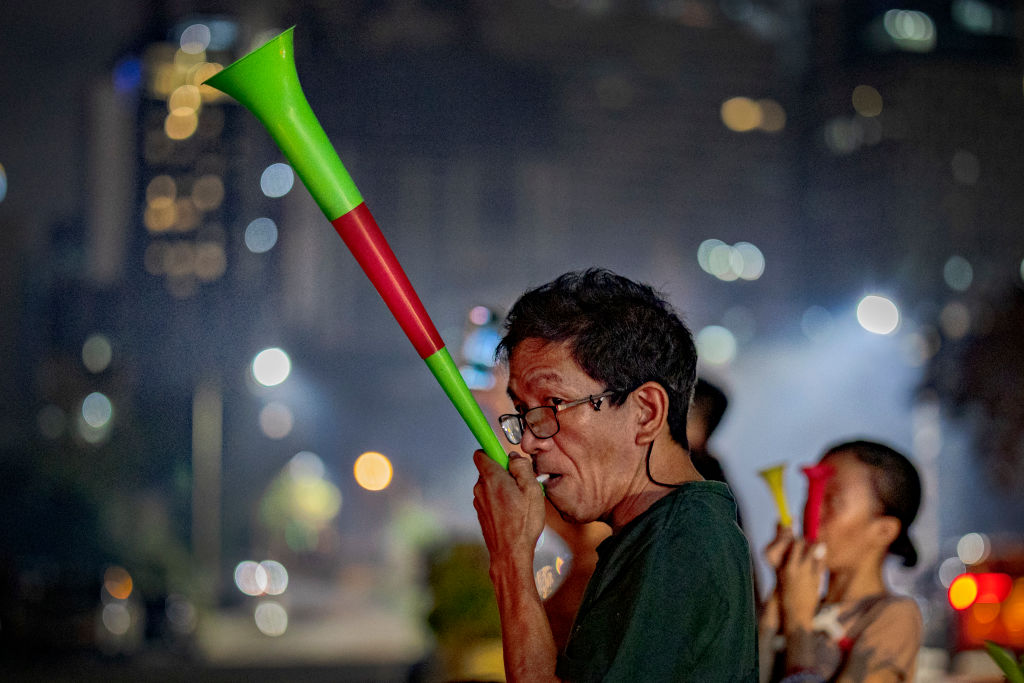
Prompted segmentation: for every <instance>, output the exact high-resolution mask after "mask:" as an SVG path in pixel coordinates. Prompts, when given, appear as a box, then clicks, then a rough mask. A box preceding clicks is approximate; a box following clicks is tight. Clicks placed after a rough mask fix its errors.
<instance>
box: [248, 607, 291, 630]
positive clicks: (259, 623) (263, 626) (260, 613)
mask: <svg viewBox="0 0 1024 683" xmlns="http://www.w3.org/2000/svg"><path fill="white" fill-rule="evenodd" d="M254 616H255V619H256V628H258V629H259V630H260V633H262V634H263V635H265V636H271V637H275V638H276V637H277V636H283V635H284V633H285V631H287V630H288V611H287V610H286V609H285V608H284V607H283V606H282V605H281V604H280V603H277V602H273V601H271V600H265V601H263V602H261V603H260V604H258V605H256V612H255V615H254Z"/></svg>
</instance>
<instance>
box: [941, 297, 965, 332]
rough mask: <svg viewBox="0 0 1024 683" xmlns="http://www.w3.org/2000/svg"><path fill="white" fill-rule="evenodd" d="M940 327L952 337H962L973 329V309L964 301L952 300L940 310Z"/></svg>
mask: <svg viewBox="0 0 1024 683" xmlns="http://www.w3.org/2000/svg"><path fill="white" fill-rule="evenodd" d="M939 327H941V328H942V333H943V334H945V335H946V336H947V337H949V338H950V339H962V338H963V337H964V336H966V335H967V333H968V332H970V331H971V309H969V308H967V304H965V303H964V302H962V301H950V302H949V303H948V304H946V305H945V306H943V307H942V310H941V311H940V312H939Z"/></svg>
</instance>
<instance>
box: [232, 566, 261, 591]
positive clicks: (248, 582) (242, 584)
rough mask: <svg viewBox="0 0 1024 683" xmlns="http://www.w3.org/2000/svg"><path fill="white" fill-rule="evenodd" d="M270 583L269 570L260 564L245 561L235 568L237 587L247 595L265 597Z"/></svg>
mask: <svg viewBox="0 0 1024 683" xmlns="http://www.w3.org/2000/svg"><path fill="white" fill-rule="evenodd" d="M268 583H269V577H268V576H267V570H266V569H265V568H264V567H262V566H261V565H260V564H259V563H257V562H253V561H252V560H244V561H242V562H239V563H238V564H237V565H236V566H235V586H237V587H238V590H240V591H242V592H243V593H245V594H246V595H254V596H255V595H263V593H265V592H266V590H267V585H268Z"/></svg>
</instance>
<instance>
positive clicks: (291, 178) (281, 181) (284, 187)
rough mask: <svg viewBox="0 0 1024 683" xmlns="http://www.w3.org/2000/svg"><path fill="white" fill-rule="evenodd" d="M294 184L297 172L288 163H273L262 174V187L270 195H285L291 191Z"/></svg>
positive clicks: (264, 192)
mask: <svg viewBox="0 0 1024 683" xmlns="http://www.w3.org/2000/svg"><path fill="white" fill-rule="evenodd" d="M294 184H295V172H294V171H292V167H291V166H289V165H288V164H282V163H276V164H271V165H270V166H267V167H266V168H265V169H264V170H263V174H262V175H261V176H260V189H261V190H262V191H263V194H265V195H266V196H268V197H283V196H285V195H286V194H288V193H289V192H290V191H291V189H292V185H294Z"/></svg>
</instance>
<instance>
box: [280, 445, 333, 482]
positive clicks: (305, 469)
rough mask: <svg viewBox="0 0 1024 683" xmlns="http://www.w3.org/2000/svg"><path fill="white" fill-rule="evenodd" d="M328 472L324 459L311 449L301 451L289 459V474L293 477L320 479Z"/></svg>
mask: <svg viewBox="0 0 1024 683" xmlns="http://www.w3.org/2000/svg"><path fill="white" fill-rule="evenodd" d="M326 472H327V470H326V468H325V467H324V461H323V460H321V459H320V456H319V455H317V454H316V453H313V452H311V451H299V452H298V453H296V454H295V455H293V456H292V459H291V460H289V461H288V474H289V475H290V476H291V477H292V478H293V479H301V478H302V477H311V478H313V479H320V478H322V477H323V476H324V474H326Z"/></svg>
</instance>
